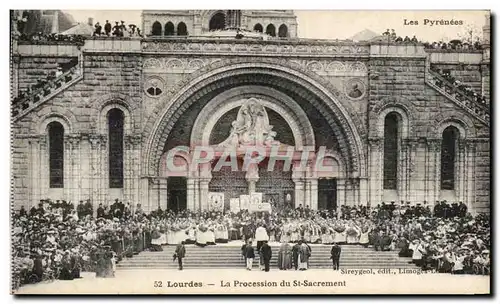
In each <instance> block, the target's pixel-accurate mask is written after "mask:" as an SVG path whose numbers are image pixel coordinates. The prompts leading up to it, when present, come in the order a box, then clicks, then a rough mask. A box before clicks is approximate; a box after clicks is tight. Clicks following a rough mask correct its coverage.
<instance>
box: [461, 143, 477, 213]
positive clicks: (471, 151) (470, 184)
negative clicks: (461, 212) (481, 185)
mask: <svg viewBox="0 0 500 304" xmlns="http://www.w3.org/2000/svg"><path fill="white" fill-rule="evenodd" d="M465 160H466V168H467V174H466V176H467V184H466V187H467V191H466V195H465V201H464V203H465V204H466V205H467V210H469V212H471V213H472V214H475V212H474V202H475V196H476V195H475V194H476V189H475V188H476V187H475V181H474V177H475V176H476V142H475V141H473V140H468V141H467V142H466V157H465Z"/></svg>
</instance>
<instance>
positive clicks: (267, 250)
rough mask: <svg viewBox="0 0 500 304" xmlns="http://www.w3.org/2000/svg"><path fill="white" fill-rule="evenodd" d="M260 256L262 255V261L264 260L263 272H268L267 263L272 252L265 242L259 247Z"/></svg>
mask: <svg viewBox="0 0 500 304" xmlns="http://www.w3.org/2000/svg"><path fill="white" fill-rule="evenodd" d="M260 254H261V255H262V259H263V260H264V271H265V272H269V262H270V261H271V257H272V255H273V252H272V250H271V246H269V244H268V243H267V241H264V243H263V244H262V246H261V247H260Z"/></svg>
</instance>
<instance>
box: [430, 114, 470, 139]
mask: <svg viewBox="0 0 500 304" xmlns="http://www.w3.org/2000/svg"><path fill="white" fill-rule="evenodd" d="M431 121H433V124H432V125H433V127H430V128H429V135H430V136H429V137H430V138H442V137H443V131H444V129H446V128H447V127H449V126H453V127H455V128H457V129H458V131H459V134H460V137H459V138H460V139H462V140H463V139H466V138H469V137H472V138H474V137H476V129H475V128H474V125H473V124H472V122H471V121H470V120H469V121H467V119H466V118H464V117H457V116H448V117H443V115H438V116H436V117H434V119H432V120H431Z"/></svg>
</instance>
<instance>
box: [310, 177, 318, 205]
mask: <svg viewBox="0 0 500 304" xmlns="http://www.w3.org/2000/svg"><path fill="white" fill-rule="evenodd" d="M309 183H310V187H311V190H310V191H311V192H310V195H311V201H310V205H309V207H310V208H311V210H318V178H312V179H311V180H309Z"/></svg>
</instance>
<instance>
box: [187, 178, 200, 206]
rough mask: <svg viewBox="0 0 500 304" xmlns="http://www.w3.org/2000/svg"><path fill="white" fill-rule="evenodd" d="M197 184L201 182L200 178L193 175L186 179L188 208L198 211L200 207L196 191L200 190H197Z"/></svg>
mask: <svg viewBox="0 0 500 304" xmlns="http://www.w3.org/2000/svg"><path fill="white" fill-rule="evenodd" d="M195 184H199V181H198V179H196V180H195V179H194V178H192V177H188V178H187V181H186V188H187V198H186V199H187V208H188V209H189V210H191V211H197V210H198V208H199V200H198V199H197V197H198V195H197V193H196V192H198V193H199V191H196V190H197V189H196V188H197V187H195Z"/></svg>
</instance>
